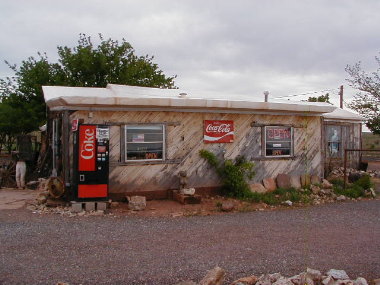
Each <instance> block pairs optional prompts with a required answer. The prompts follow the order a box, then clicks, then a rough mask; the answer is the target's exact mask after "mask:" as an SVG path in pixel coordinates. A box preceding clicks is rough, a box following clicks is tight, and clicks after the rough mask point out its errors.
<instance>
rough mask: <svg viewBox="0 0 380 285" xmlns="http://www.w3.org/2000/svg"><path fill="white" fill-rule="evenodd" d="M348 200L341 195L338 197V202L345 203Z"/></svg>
mask: <svg viewBox="0 0 380 285" xmlns="http://www.w3.org/2000/svg"><path fill="white" fill-rule="evenodd" d="M346 199H347V198H346V196H344V195H340V196H338V197H336V200H337V201H345V200H346Z"/></svg>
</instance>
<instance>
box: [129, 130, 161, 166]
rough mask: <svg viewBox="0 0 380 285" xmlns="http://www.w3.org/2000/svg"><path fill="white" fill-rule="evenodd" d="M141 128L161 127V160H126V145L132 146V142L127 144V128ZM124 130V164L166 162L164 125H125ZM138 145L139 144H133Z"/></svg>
mask: <svg viewBox="0 0 380 285" xmlns="http://www.w3.org/2000/svg"><path fill="white" fill-rule="evenodd" d="M139 126H140V127H142V126H145V127H146V126H161V127H162V158H158V159H128V155H127V152H128V146H127V145H128V144H133V143H134V142H127V138H128V127H139ZM123 128H124V132H123V134H124V138H123V147H124V159H123V161H124V163H134V162H135V163H138V162H163V161H165V160H166V125H165V124H163V123H146V124H144V123H143V124H139V123H138V124H125V125H124V126H123ZM135 143H136V144H138V143H139V142H135ZM140 143H141V142H140Z"/></svg>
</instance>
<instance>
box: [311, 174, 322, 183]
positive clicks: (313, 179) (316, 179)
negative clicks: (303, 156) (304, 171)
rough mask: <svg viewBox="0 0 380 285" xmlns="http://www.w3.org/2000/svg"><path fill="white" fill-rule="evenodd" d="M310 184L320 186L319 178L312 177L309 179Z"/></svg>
mask: <svg viewBox="0 0 380 285" xmlns="http://www.w3.org/2000/svg"><path fill="white" fill-rule="evenodd" d="M310 182H311V184H314V185H315V184H320V183H321V179H320V178H319V176H317V175H312V176H311V178H310Z"/></svg>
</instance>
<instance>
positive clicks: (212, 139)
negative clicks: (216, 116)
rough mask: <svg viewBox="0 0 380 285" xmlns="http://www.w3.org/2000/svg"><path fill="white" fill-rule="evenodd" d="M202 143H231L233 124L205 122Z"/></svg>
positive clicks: (232, 139) (227, 122) (213, 121)
mask: <svg viewBox="0 0 380 285" xmlns="http://www.w3.org/2000/svg"><path fill="white" fill-rule="evenodd" d="M203 141H204V142H205V143H231V142H233V141H234V122H233V121H220V120H218V121H215V120H205V121H204V131H203Z"/></svg>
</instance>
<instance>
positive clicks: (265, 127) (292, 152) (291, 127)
mask: <svg viewBox="0 0 380 285" xmlns="http://www.w3.org/2000/svg"><path fill="white" fill-rule="evenodd" d="M267 127H279V128H290V154H287V155H267ZM293 129H294V127H293V126H284V125H267V126H264V145H263V152H264V153H263V154H264V157H266V158H276V157H293V156H294V130H293Z"/></svg>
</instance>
